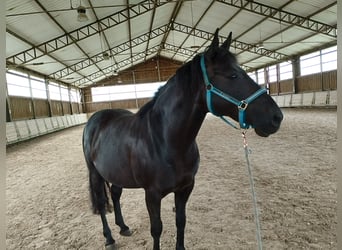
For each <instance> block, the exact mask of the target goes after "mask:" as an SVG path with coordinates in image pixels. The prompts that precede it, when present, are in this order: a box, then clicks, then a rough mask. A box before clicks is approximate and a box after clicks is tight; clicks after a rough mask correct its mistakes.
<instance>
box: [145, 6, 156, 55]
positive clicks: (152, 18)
mask: <svg viewBox="0 0 342 250" xmlns="http://www.w3.org/2000/svg"><path fill="white" fill-rule="evenodd" d="M153 2H154V8H153V12H152V16H151V20H150V27H149V29H148V30H149V34H148V36H149V39H148V40H147V44H146V49H145V51H146V55H147V50H148V47H149V45H150V35H151V31H152V27H153V23H154V17H155V15H156V9H157V5H156V0H154V1H153ZM144 60H146V57H145V59H144Z"/></svg>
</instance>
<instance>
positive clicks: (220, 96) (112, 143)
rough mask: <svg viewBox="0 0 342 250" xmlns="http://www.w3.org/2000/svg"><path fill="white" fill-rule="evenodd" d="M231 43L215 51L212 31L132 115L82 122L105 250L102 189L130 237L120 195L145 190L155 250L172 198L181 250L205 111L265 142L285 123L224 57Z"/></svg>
mask: <svg viewBox="0 0 342 250" xmlns="http://www.w3.org/2000/svg"><path fill="white" fill-rule="evenodd" d="M230 43H231V33H230V34H229V37H228V39H227V40H226V41H225V42H224V43H223V44H222V45H221V46H219V39H218V29H217V30H216V33H215V35H214V38H213V41H212V43H211V45H210V46H209V47H208V48H207V50H206V51H205V52H204V53H201V54H198V55H196V56H195V57H194V58H193V60H192V61H190V62H188V63H186V64H184V65H183V66H182V67H180V68H179V69H178V70H177V72H176V74H175V75H174V76H173V77H171V78H170V79H169V80H168V81H167V83H166V84H165V85H164V86H163V87H161V88H160V89H159V90H158V92H157V93H156V95H155V96H154V98H153V99H152V100H151V101H150V102H148V103H147V104H145V105H144V106H143V107H142V108H141V109H140V110H139V111H138V112H137V113H136V114H133V113H131V112H130V111H127V110H122V109H110V110H102V111H98V112H96V113H95V114H94V115H92V116H91V117H90V119H89V121H88V122H87V124H86V126H85V128H84V133H83V152H84V156H85V160H86V163H87V166H88V170H89V183H90V194H91V201H92V206H93V211H94V213H99V214H100V215H101V219H102V224H103V234H104V236H105V238H106V243H105V244H106V247H107V248H110V249H114V245H115V244H114V243H115V241H114V239H113V238H112V235H111V231H110V229H109V226H108V223H107V219H106V215H105V214H106V211H107V209H108V207H109V201H108V196H107V191H106V190H107V189H110V195H111V198H112V200H113V203H114V213H115V223H116V224H117V225H118V226H119V227H120V233H121V234H122V235H127V236H128V235H131V231H130V229H129V228H128V226H126V224H125V223H124V220H123V217H122V214H121V208H120V196H121V193H122V188H144V190H145V201H146V206H147V209H148V213H149V216H150V223H151V235H152V237H153V249H154V250H158V249H160V244H159V241H160V235H161V232H162V221H161V218H160V206H161V200H162V198H163V197H164V196H166V195H167V194H169V193H171V192H174V194H175V208H176V226H177V242H176V249H178V250H180V249H185V248H184V228H185V221H186V218H185V207H186V203H187V200H188V198H189V196H190V193H191V191H192V189H193V187H194V181H195V175H196V172H197V169H198V166H199V152H198V147H197V144H196V141H195V138H196V136H197V134H198V131H199V129H200V127H201V125H202V123H203V121H204V118H205V116H206V114H207V113H208V112H209V111H210V112H212V113H214V114H215V115H217V116H220V117H221V116H223V115H225V116H230V117H231V118H233V119H234V120H236V121H238V122H239V124H240V126H241V127H242V128H248V127H249V126H252V127H253V128H254V129H255V132H256V133H257V134H258V135H260V136H263V137H266V136H268V135H270V134H272V133H275V132H276V131H277V130H278V128H279V126H280V123H281V121H282V119H283V115H282V113H281V111H280V109H279V107H278V106H277V105H276V103H275V102H274V101H273V99H272V98H271V97H270V96H269V95H267V94H266V93H265V92H266V91H265V90H264V89H261V88H260V86H259V85H258V84H256V83H255V82H254V81H253V80H252V79H251V78H250V77H249V76H248V75H247V74H246V72H245V71H244V70H242V69H241V68H240V67H239V65H238V64H237V62H236V59H235V57H234V55H233V54H232V53H231V52H229V46H230ZM239 100H241V101H239ZM247 107H248V108H247Z"/></svg>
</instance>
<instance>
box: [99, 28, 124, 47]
mask: <svg viewBox="0 0 342 250" xmlns="http://www.w3.org/2000/svg"><path fill="white" fill-rule="evenodd" d="M104 33H105V34H106V37H107V39H108V43H109V46H110V47H116V46H118V45H121V44H123V43H126V42H127V41H129V34H128V24H127V23H122V24H118V25H115V26H114V27H112V28H110V29H107V30H105V31H104Z"/></svg>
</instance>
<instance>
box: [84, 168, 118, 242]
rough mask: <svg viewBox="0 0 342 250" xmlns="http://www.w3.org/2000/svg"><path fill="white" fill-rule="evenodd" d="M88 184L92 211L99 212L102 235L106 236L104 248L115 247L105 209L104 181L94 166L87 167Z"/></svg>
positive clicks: (106, 202)
mask: <svg viewBox="0 0 342 250" xmlns="http://www.w3.org/2000/svg"><path fill="white" fill-rule="evenodd" d="M89 184H90V194H91V201H92V205H93V211H94V213H99V214H100V216H101V220H102V226H103V236H104V237H105V238H106V249H115V246H114V243H115V240H114V239H113V237H112V232H111V231H110V228H109V226H108V222H107V218H106V209H107V206H108V197H107V193H106V189H105V181H104V179H103V178H102V177H101V176H100V174H99V173H98V172H97V170H96V169H95V168H89Z"/></svg>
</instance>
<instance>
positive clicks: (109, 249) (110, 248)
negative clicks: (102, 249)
mask: <svg viewBox="0 0 342 250" xmlns="http://www.w3.org/2000/svg"><path fill="white" fill-rule="evenodd" d="M106 250H116V247H115V244H110V245H106Z"/></svg>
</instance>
